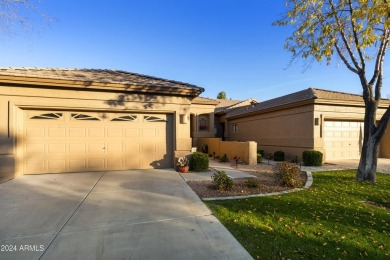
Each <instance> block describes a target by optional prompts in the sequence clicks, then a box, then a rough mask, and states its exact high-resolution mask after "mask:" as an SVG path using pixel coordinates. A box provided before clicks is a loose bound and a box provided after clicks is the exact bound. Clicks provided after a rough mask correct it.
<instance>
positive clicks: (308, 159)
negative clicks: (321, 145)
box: [302, 151, 323, 166]
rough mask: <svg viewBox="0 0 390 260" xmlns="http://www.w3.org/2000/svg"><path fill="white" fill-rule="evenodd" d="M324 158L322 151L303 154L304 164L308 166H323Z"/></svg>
mask: <svg viewBox="0 0 390 260" xmlns="http://www.w3.org/2000/svg"><path fill="white" fill-rule="evenodd" d="M322 157H323V155H322V153H321V152H320V151H304V152H303V153H302V160H303V164H304V165H306V166H321V165H322Z"/></svg>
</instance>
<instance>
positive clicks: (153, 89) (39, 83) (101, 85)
mask: <svg viewBox="0 0 390 260" xmlns="http://www.w3.org/2000/svg"><path fill="white" fill-rule="evenodd" d="M0 83H6V84H7V83H8V84H16V85H24V86H26V85H28V86H31V87H55V88H63V89H71V88H72V89H74V88H77V89H81V90H86V91H89V90H100V91H116V92H137V93H153V94H173V95H182V96H193V97H196V96H198V95H200V94H201V93H202V92H204V88H201V87H192V86H191V87H187V86H183V87H169V86H158V85H152V84H130V83H129V84H123V83H110V82H95V81H81V80H65V79H50V78H40V77H24V76H5V75H0Z"/></svg>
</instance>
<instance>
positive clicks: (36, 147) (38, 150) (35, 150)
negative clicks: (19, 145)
mask: <svg viewBox="0 0 390 260" xmlns="http://www.w3.org/2000/svg"><path fill="white" fill-rule="evenodd" d="M25 153H26V154H28V155H34V154H44V153H45V145H44V144H35V143H28V144H27V145H26V148H25ZM27 158H28V157H27Z"/></svg>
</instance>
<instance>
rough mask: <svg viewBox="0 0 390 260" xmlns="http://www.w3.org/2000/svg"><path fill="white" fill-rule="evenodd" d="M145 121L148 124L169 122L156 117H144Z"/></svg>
mask: <svg viewBox="0 0 390 260" xmlns="http://www.w3.org/2000/svg"><path fill="white" fill-rule="evenodd" d="M144 119H145V120H146V121H148V122H166V121H167V120H164V119H162V118H159V117H156V116H144Z"/></svg>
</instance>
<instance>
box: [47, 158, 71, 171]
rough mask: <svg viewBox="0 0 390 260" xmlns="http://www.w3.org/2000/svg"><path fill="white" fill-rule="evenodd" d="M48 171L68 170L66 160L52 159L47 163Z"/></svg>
mask: <svg viewBox="0 0 390 260" xmlns="http://www.w3.org/2000/svg"><path fill="white" fill-rule="evenodd" d="M47 171H48V172H53V173H54V172H64V171H66V160H61V159H59V160H50V161H48V163H47Z"/></svg>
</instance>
